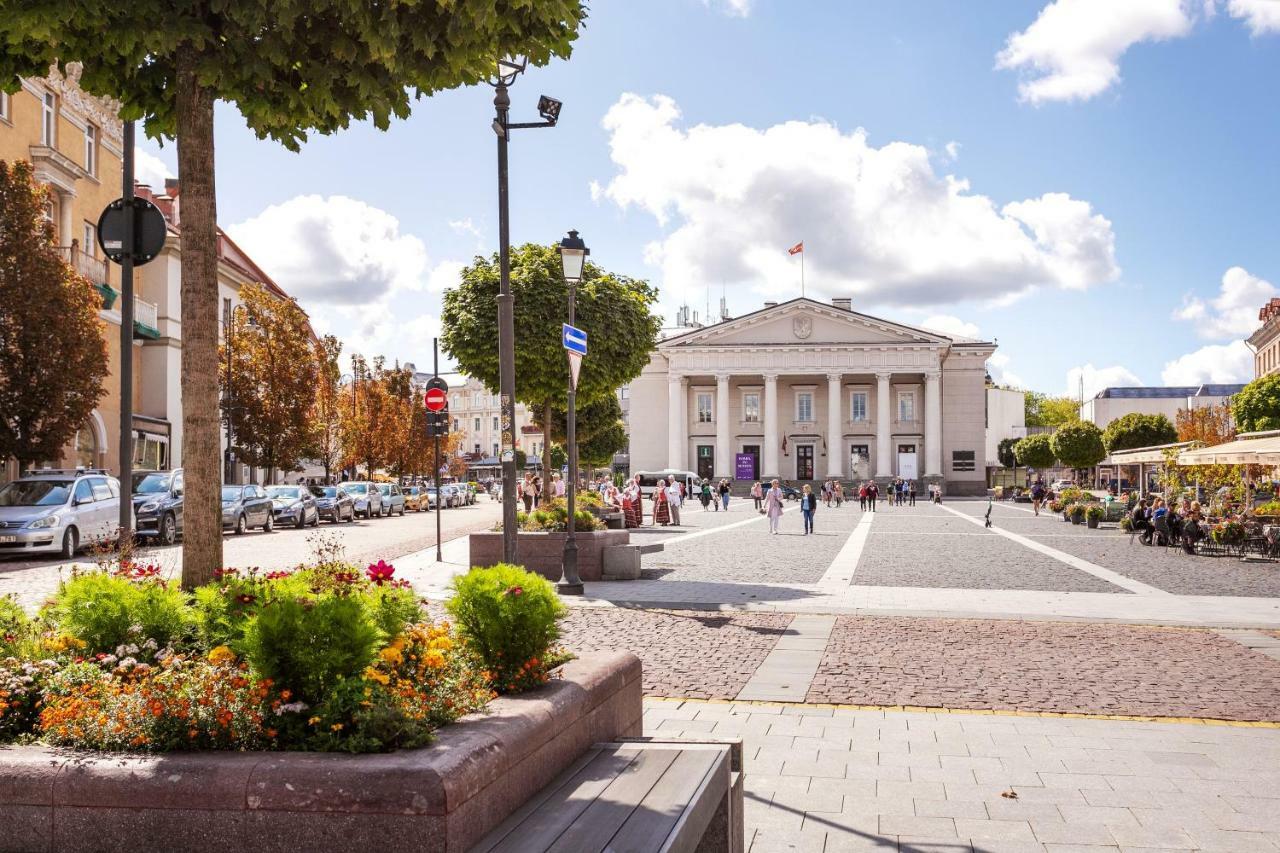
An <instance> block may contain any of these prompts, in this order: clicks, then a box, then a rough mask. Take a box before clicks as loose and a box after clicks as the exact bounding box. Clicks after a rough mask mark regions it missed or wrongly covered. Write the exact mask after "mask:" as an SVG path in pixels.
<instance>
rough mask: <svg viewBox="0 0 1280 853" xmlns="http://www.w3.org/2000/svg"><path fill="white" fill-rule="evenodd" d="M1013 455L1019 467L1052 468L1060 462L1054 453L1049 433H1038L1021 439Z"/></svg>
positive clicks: (1014, 448)
mask: <svg viewBox="0 0 1280 853" xmlns="http://www.w3.org/2000/svg"><path fill="white" fill-rule="evenodd" d="M1013 455H1014V457H1015V458H1016V459H1017V460H1018V464H1019V465H1025V466H1027V467H1028V468H1052V467H1053V466H1054V464H1055V463H1056V462H1057V461H1058V457H1057V456H1055V455H1054V453H1053V441H1052V437H1051V436H1050V435H1049V434H1048V433H1037V434H1036V435H1029V436H1027V437H1026V438H1023V439H1019V440H1018V442H1017V444H1015V445H1014V446H1013Z"/></svg>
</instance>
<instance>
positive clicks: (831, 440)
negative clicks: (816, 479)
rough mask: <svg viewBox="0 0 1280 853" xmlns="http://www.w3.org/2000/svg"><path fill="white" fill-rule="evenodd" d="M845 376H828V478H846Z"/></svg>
mask: <svg viewBox="0 0 1280 853" xmlns="http://www.w3.org/2000/svg"><path fill="white" fill-rule="evenodd" d="M843 388H844V374H842V373H828V374H827V476H828V477H834V478H839V477H843V476H844V399H843Z"/></svg>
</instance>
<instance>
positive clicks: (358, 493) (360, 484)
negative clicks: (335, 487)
mask: <svg viewBox="0 0 1280 853" xmlns="http://www.w3.org/2000/svg"><path fill="white" fill-rule="evenodd" d="M342 488H343V489H345V490H346V492H347V494H349V495H351V499H352V500H353V501H355V504H356V515H360V516H364V517H365V518H373V517H374V516H381V515H385V514H386V513H385V512H384V511H383V507H382V492H381V491H379V490H378V484H377V483H370V482H368V481H367V480H357V481H355V482H353V483H343V484H342Z"/></svg>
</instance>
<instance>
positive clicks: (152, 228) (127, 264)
mask: <svg viewBox="0 0 1280 853" xmlns="http://www.w3.org/2000/svg"><path fill="white" fill-rule="evenodd" d="M133 139H134V126H133V122H131V121H127V122H125V123H124V164H123V165H124V182H123V183H124V187H123V190H124V196H123V197H122V198H118V199H116V200H115V201H113V202H111V204H109V205H107V209H106V210H104V211H102V216H100V217H99V218H98V245H99V246H100V247H101V248H102V253H103V254H104V255H106V256H107V257H108V258H110V259H111V260H112V261H115V262H116V263H117V264H119V265H120V291H121V292H120V298H121V300H122V301H121V303H120V444H119V447H120V489H121V491H123V492H124V494H122V495H121V496H120V521H119V528H120V541H121V542H123V541H124V540H125V539H126V538H128V537H131V536H132V535H133V358H132V357H131V355H132V353H133V308H134V305H133V268H134V267H135V266H140V265H142V264H145V263H147V262H148V261H150V260H152V259H153V258H155V256H156V255H158V254H160V250H161V249H163V248H164V240H165V237H166V236H167V234H168V227H167V224H166V223H165V219H164V214H163V213H161V212H160V209H159V208H157V207H156V206H155V205H154V204H152V203H151V202H149V201H147V200H146V199H144V198H135V197H134V195H133Z"/></svg>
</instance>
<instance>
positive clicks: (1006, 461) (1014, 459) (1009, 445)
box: [996, 438, 1022, 468]
mask: <svg viewBox="0 0 1280 853" xmlns="http://www.w3.org/2000/svg"><path fill="white" fill-rule="evenodd" d="M1021 440H1022V439H1019V438H1002V439H1000V443H999V444H998V445H996V456H997V457H998V458H999V460H1000V464H1001V465H1003V466H1004V467H1006V468H1012V467H1014V466H1015V465H1017V464H1018V456H1017V453H1016V452H1015V451H1014V447H1015V446H1016V445H1017V444H1018V442H1019V441H1021Z"/></svg>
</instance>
